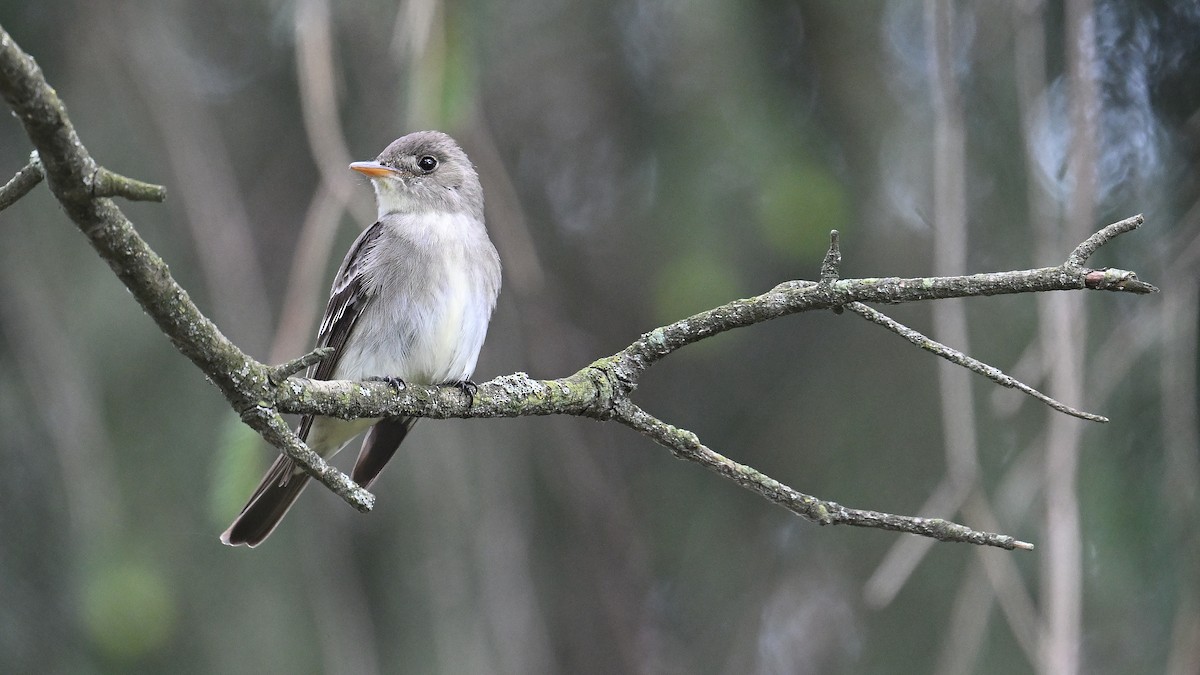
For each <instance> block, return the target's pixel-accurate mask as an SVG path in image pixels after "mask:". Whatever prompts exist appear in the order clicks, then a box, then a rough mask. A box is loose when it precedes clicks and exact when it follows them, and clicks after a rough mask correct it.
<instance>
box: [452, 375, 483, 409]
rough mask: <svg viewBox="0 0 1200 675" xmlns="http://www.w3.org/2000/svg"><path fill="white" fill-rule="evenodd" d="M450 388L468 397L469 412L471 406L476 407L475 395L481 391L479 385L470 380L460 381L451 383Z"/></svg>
mask: <svg viewBox="0 0 1200 675" xmlns="http://www.w3.org/2000/svg"><path fill="white" fill-rule="evenodd" d="M450 386H452V387H454V388H455V389H457V390H459V391H461V392H462V393H464V394H466V395H467V409H468V410H470V409H471V406H473V405H475V394H476V392H478V391H479V385H477V384H475V383H474V382H472V381H470V380H459V381H458V382H451V383H450Z"/></svg>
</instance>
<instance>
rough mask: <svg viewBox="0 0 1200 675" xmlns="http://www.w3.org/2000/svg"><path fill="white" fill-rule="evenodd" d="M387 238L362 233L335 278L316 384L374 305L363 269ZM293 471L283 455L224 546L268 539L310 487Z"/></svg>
mask: <svg viewBox="0 0 1200 675" xmlns="http://www.w3.org/2000/svg"><path fill="white" fill-rule="evenodd" d="M382 232H383V225H382V224H381V223H375V224H374V225H372V226H371V227H368V228H367V229H366V230H363V232H362V234H360V235H358V239H356V240H355V241H354V245H353V246H351V247H350V251H349V252H347V253H346V258H345V260H343V261H342V266H341V268H340V269H339V270H338V274H337V277H335V278H334V282H333V289H332V291H331V293H330V296H329V304H328V305H327V306H326V308H325V317H324V318H323V319H322V320H321V329H320V330H319V331H318V333H317V346H318V347H332V348H333V353H332V354H330V355H329V356H327V357H326V358H324V359H321V361H319V362H318V363H316V364H314V365H313V366H310V367H309V369H308V376H309V377H311V378H313V379H317V380H328V379H329V378H330V376H332V375H333V371H334V369H335V368H337V364H338V361H339V360H340V359H341V357H342V349H343V347H345V345H346V341H347V340H348V339H349V338H350V334H351V333H353V332H354V325H355V324H356V323H357V322H358V317H359V316H360V315H361V314H362V309H363V307H364V306H365V305H366V303H368V302H370V300H371V297H370V296H369V295H367V293H366V291H365V289H364V288H363V276H362V268H363V266H364V264H365V261H366V260H365V259H366V256H367V255H368V254H369V253H370V250H371V246H372V245H373V243H374V242H375V240H376V239H378V238H379V235H380V234H381V233H382ZM312 419H313V418H312V416H311V415H305V416H304V418H303V419H301V420H300V429H299V431H298V434H299V436H300V439H301V440H303V441H307V440H308V432H309V430H310V429H311V428H312ZM401 438H403V436H401ZM397 443H398V441H397ZM393 450H394V448H393ZM388 456H389V457H390V455H388ZM294 466H295V463H294V462H293V461H292V460H291V458H289V457H288V456H287V455H283V454H280V455H279V456H278V457H277V458H276V459H275V462H274V463H273V464H271V468H270V469H269V470H267V474H266V475H265V476H263V479H262V482H261V483H259V485H258V489H257V490H255V491H254V495H253V496H252V497H250V501H249V502H247V503H246V506H245V507H244V508H243V509H242V512H241V513H240V514H239V515H238V517H237V518H236V519H234V521H233V524H232V525H230V526H229V529H228V530H226V531H225V533H224V534H223V535H221V540H222V541H224V542H225V543H226V544H248V545H250V546H257V545H258V544H259V543H261V542H262V540H263V539H266V538H267V535H269V534H270V533H271V531H272V530H274V529H275V526H276V525H278V524H279V521H280V519H282V518H283V515H284V514H285V513H287V511H288V509H289V508H291V506H292V504H293V503H294V502H295V501H296V498H297V497H299V496H300V491H301V490H303V489H304V485H305V484H306V483H307V482H308V476H306V475H300V476H294V475H293V474H294ZM380 468H382V467H380ZM376 473H378V471H377V470H376Z"/></svg>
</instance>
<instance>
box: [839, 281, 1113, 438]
mask: <svg viewBox="0 0 1200 675" xmlns="http://www.w3.org/2000/svg"><path fill="white" fill-rule="evenodd" d="M846 309H848V310H850V311H851V312H854V313H855V314H857V315H859V316H861V317H863V318H864V319H866V320H868V321H870V322H872V323H877V324H879V325H880V326H883V327H884V328H887V329H888V330H890V331H892V332H893V333H895V334H897V335H899V336H900V337H902V338H904V339H905V340H908V341H909V342H911V343H913V344H914V345H916V346H918V347H920V348H921V349H924V350H925V351H927V352H932V353H933V354H937V355H938V356H940V357H942V358H943V359H946V360H947V361H949V362H950V363H954V364H957V365H960V366H962V367H963V368H966V369H967V370H970V371H972V372H975V373H979V374H980V375H983V376H984V377H986V378H988V379H989V380H991V381H992V382H995V383H996V384H999V385H1001V386H1004V387H1009V388H1011V389H1016V390H1018V391H1022V392H1025V393H1026V394H1029V395H1030V396H1032V397H1034V398H1036V399H1037V400H1039V401H1041V402H1042V403H1045V404H1046V405H1048V406H1050V407H1051V408H1053V409H1055V410H1057V411H1059V412H1061V413H1065V414H1067V415H1071V416H1072V417H1078V418H1080V419H1085V420H1089V421H1091V422H1107V421H1108V418H1107V417H1104V416H1102V415H1094V414H1092V413H1089V412H1084V411H1082V410H1079V409H1077V408H1072V407H1071V406H1069V405H1066V404H1064V403H1060V402H1058V401H1056V400H1054V399H1052V398H1050V397H1049V396H1047V395H1045V394H1043V393H1042V392H1040V391H1038V390H1037V389H1034V388H1033V387H1031V386H1029V385H1027V384H1025V383H1024V382H1021V381H1019V380H1017V379H1016V378H1014V377H1012V376H1010V375H1006V374H1005V373H1004V372H1003V371H1001V370H1000V369H999V368H997V367H995V366H989V365H988V364H986V363H984V362H982V361H980V360H978V359H973V358H971V357H970V356H967V355H966V354H963V353H962V352H960V351H958V350H957V349H952V348H950V347H947V346H946V345H944V344H942V343H940V342H938V341H936V340H933V339H930V338H927V337H925V336H924V335H922V334H921V333H919V332H918V331H915V330H913V329H912V328H909V327H908V326H905V325H904V324H902V323H900V322H898V321H896V320H895V319H892V318H889V317H888V316H886V315H884V314H883V313H882V312H879V311H877V310H874V309H871V308H870V307H867V306H866V305H864V304H862V303H860V302H852V303H850V304H849V305H846Z"/></svg>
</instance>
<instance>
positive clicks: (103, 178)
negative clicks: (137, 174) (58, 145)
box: [91, 167, 167, 202]
mask: <svg viewBox="0 0 1200 675" xmlns="http://www.w3.org/2000/svg"><path fill="white" fill-rule="evenodd" d="M91 184H92V196H93V197H124V198H125V199H128V200H129V201H131V202H162V201H165V200H166V198H167V188H165V187H163V186H161V185H154V184H153V183H145V182H142V181H140V180H135V179H133V178H126V177H125V176H122V175H121V174H119V173H113V172H112V171H109V170H108V169H105V168H104V167H99V168H97V169H96V173H95V174H93V175H92V180H91Z"/></svg>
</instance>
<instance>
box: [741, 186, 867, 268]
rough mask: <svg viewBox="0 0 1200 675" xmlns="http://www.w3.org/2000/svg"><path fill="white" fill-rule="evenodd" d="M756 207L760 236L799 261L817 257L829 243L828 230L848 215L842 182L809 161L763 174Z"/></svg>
mask: <svg viewBox="0 0 1200 675" xmlns="http://www.w3.org/2000/svg"><path fill="white" fill-rule="evenodd" d="M758 207H759V217H758V224H759V227H760V228H761V231H762V236H763V238H764V239H765V240H766V241H767V243H768V244H770V245H771V247H772V248H773V249H774V250H775V251H776V252H777V253H779V254H781V255H784V256H787V257H789V258H791V259H792V260H796V261H798V262H808V261H812V260H819V259H820V257H821V256H822V255H823V254H824V252H825V248H826V247H827V246H828V245H829V231H830V230H837V229H843V228H844V227H845V225H846V222H847V221H848V220H849V216H850V211H849V207H848V206H847V204H846V193H845V190H844V189H843V188H842V186H841V184H840V183H839V182H838V181H837V179H836V178H834V177H833V176H832V175H831V174H830V173H829V171H828V170H827V169H825V168H824V167H822V166H820V165H817V164H811V163H808V164H800V165H796V166H783V167H781V168H780V169H779V170H778V171H774V172H772V173H769V174H768V175H766V176H765V177H764V179H763V182H762V190H761V192H760V193H759V201H758Z"/></svg>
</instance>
